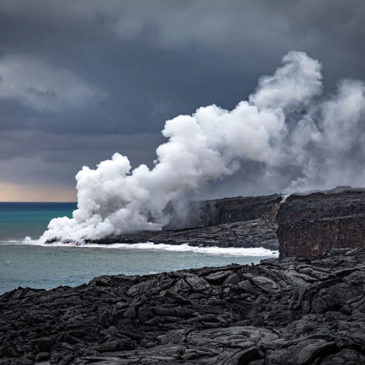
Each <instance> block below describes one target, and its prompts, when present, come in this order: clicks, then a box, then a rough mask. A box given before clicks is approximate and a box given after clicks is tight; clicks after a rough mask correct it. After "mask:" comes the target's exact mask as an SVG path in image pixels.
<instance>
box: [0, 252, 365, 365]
mask: <svg viewBox="0 0 365 365" xmlns="http://www.w3.org/2000/svg"><path fill="white" fill-rule="evenodd" d="M364 283H365V250H364V249H360V250H341V251H335V252H332V253H330V254H326V255H323V256H318V257H315V258H312V259H306V258H300V259H294V258H285V259H283V260H281V261H279V260H275V259H270V260H266V261H264V262H263V263H261V264H260V265H251V266H248V265H245V266H240V265H230V266H226V267H221V268H202V269H194V270H184V271H178V272H171V273H161V274H156V275H149V276H123V275H118V276H101V277H97V278H95V279H93V280H91V281H90V283H89V284H87V285H82V286H79V287H76V288H69V287H59V288H56V289H54V290H50V291H46V290H33V289H27V288H25V289H24V288H19V289H17V290H13V291H11V292H8V293H6V294H4V295H2V296H1V297H0V358H1V360H0V364H34V363H36V364H37V363H39V364H49V363H51V364H100V365H101V364H104V365H107V364H110V365H111V364H249V365H264V364H265V365H271V364H272V365H274V364H291V365H305V364H317V365H342V364H364V363H365V299H364V298H365V285H364Z"/></svg>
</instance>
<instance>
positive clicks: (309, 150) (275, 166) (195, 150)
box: [42, 52, 365, 241]
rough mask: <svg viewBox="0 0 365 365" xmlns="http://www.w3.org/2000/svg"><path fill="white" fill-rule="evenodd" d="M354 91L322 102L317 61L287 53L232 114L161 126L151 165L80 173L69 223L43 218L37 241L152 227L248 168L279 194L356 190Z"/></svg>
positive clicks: (124, 163)
mask: <svg viewBox="0 0 365 365" xmlns="http://www.w3.org/2000/svg"><path fill="white" fill-rule="evenodd" d="M364 91H365V89H364V84H363V83H362V82H359V81H354V80H344V81H342V82H340V83H339V85H338V90H337V92H336V94H334V95H330V96H329V97H327V98H324V97H323V95H322V93H323V91H322V75H321V65H320V63H319V62H318V61H316V60H314V59H312V58H310V57H308V56H307V55H306V54H305V53H302V52H290V53H288V54H287V55H286V56H285V57H284V58H283V64H282V66H281V67H280V68H279V69H277V70H276V72H275V73H274V74H273V75H272V76H264V77H262V78H261V79H260V80H259V83H258V87H257V90H256V91H255V93H253V94H252V95H250V97H249V99H248V101H242V102H240V103H239V104H238V105H237V106H236V107H235V108H234V109H233V110H231V111H228V110H224V109H222V108H219V107H218V106H216V105H210V106H207V107H201V108H199V109H198V110H197V111H196V112H195V113H194V114H192V115H180V116H178V117H176V118H174V119H172V120H168V121H167V122H166V124H165V127H164V129H163V131H162V134H163V135H164V136H165V137H166V138H167V139H168V141H167V142H166V143H164V144H162V145H160V146H159V147H158V148H157V151H156V154H157V159H156V161H155V165H154V167H153V168H152V169H149V168H148V167H147V166H146V165H140V166H139V167H137V168H135V169H131V165H130V163H129V160H128V158H127V157H125V156H122V155H120V154H119V153H115V154H114V155H113V157H112V159H111V160H108V161H103V162H101V163H100V164H99V165H98V166H97V168H96V169H95V170H92V169H90V168H88V167H83V168H82V170H81V171H79V173H78V174H77V175H76V180H77V190H78V209H77V210H76V211H74V213H73V218H72V219H69V218H66V217H64V218H58V219H54V220H52V221H51V222H50V224H49V226H48V231H46V232H45V234H44V235H43V237H42V239H44V240H47V239H51V238H55V237H56V238H59V239H69V238H71V239H75V240H81V241H82V240H84V239H88V238H100V237H103V236H107V235H110V234H120V233H125V232H130V231H136V230H153V229H160V228H161V227H162V226H163V225H164V224H166V223H168V216H167V215H166V214H165V212H164V210H165V208H166V206H167V204H168V203H169V202H170V201H173V200H176V199H178V198H181V197H182V196H184V195H185V194H189V193H192V192H194V191H197V190H198V189H199V188H200V189H201V188H202V187H203V186H204V185H205V184H206V183H207V182H211V181H216V180H218V179H220V180H221V179H223V178H224V177H227V176H229V175H231V176H232V175H234V174H236V173H239V171H240V169H241V167H243V166H245V165H247V164H252V163H253V164H254V165H255V164H257V166H260V169H259V171H260V172H259V173H258V176H259V177H261V178H262V179H264V180H265V181H266V182H269V181H270V179H269V178H268V177H272V179H273V180H272V182H271V183H272V185H273V186H275V188H280V189H282V190H285V191H286V192H289V191H293V190H305V189H313V188H330V187H333V186H336V185H348V184H354V185H364V184H363V183H364V181H365V173H364V169H363V157H364V146H365V140H364V139H365V134H364V133H363V120H364V110H365V92H364ZM241 171H242V169H241ZM274 179H277V180H278V181H280V184H281V185H280V184H279V185H280V186H278V184H277V182H276V181H274ZM246 184H247V182H246ZM242 185H245V179H244V176H243V179H242Z"/></svg>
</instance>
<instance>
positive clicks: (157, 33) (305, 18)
mask: <svg viewBox="0 0 365 365" xmlns="http://www.w3.org/2000/svg"><path fill="white" fill-rule="evenodd" d="M364 20H365V3H364V1H363V0H348V1H346V2H344V1H342V0H322V1H315V0H300V1H295V2H293V1H291V0H277V1H270V0H263V1H257V0H247V1H238V0H227V1H220V0H219V1H218V0H211V1H206V0H195V1H193V0H188V1H179V0H173V1H167V0H164V1H162V0H152V1H151V0H145V1H143V0H140V1H117V0H104V1H99V0H72V1H71V0H64V1H57V0H48V1H41V0H17V1H12V0H0V111H1V114H0V115H1V117H0V142H1V145H0V182H5V181H6V182H14V183H19V182H22V183H27V182H28V181H29V182H32V183H39V184H44V183H50V184H52V183H56V182H57V183H59V182H60V181H61V182H62V184H64V186H69V187H71V186H73V184H74V179H73V175H74V173H75V172H76V171H77V170H78V169H79V167H80V166H81V165H82V164H95V163H96V162H97V161H99V160H102V159H105V158H107V157H109V156H110V154H111V153H112V152H114V151H119V152H122V153H127V154H128V155H129V156H130V158H131V160H132V162H133V163H140V162H142V161H145V160H146V161H147V162H149V161H151V160H153V158H154V156H153V153H154V152H153V151H154V148H155V147H156V145H158V144H159V143H160V141H161V137H160V136H159V131H160V130H161V129H162V127H163V124H164V121H165V120H166V119H169V118H172V117H174V116H175V115H177V114H182V113H191V112H193V111H194V110H195V109H196V108H197V107H199V106H201V105H208V104H211V103H216V104H218V105H221V106H222V107H224V108H229V109H231V108H232V107H233V106H234V105H235V104H236V103H237V102H238V101H239V100H242V99H245V98H246V97H247V95H248V93H249V92H251V91H252V89H253V88H254V87H255V85H256V81H257V78H258V77H259V76H260V75H262V74H266V73H271V71H272V70H273V69H274V68H275V67H276V65H277V64H278V63H279V61H280V59H281V57H282V56H283V54H285V53H286V52H287V51H289V50H291V49H296V50H303V51H306V52H307V53H308V54H309V55H311V56H312V57H314V58H316V59H319V60H320V61H321V62H322V63H323V64H324V65H325V68H324V72H325V73H324V82H325V85H326V87H327V88H328V89H330V90H332V89H334V87H335V83H336V80H338V79H339V78H342V77H345V76H346V77H353V78H360V79H365V69H364V67H363V59H364V56H365V44H364V42H363V39H364V36H365V26H364V24H365V23H364ZM141 135H143V136H144V137H141ZM47 169H50V170H49V171H52V172H53V173H47Z"/></svg>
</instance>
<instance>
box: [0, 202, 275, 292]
mask: <svg viewBox="0 0 365 365" xmlns="http://www.w3.org/2000/svg"><path fill="white" fill-rule="evenodd" d="M75 208H76V204H75V203H0V295H1V294H2V293H4V292H6V291H9V290H12V289H15V288H17V287H18V286H23V287H26V286H28V287H32V288H46V289H50V288H54V287H57V286H59V285H70V286H76V285H80V284H83V283H85V282H88V281H89V280H90V279H92V278H93V277H95V276H98V275H112V274H120V273H123V274H126V275H145V274H151V273H156V272H162V271H172V270H180V269H185V268H196V267H203V266H221V265H227V264H231V263H238V264H250V263H252V262H253V263H257V262H259V261H260V259H263V258H268V257H275V256H276V255H277V253H272V252H270V251H267V250H263V249H223V248H217V247H211V248H192V247H189V246H188V245H182V246H170V245H153V244H150V243H140V244H135V245H128V244H123V243H120V244H115V245H109V246H101V245H87V246H80V247H72V246H66V245H62V244H55V245H40V244H36V243H33V244H29V243H28V244H26V243H24V242H23V241H24V238H25V237H26V236H30V237H31V238H32V239H33V240H36V239H37V238H39V237H40V236H41V234H42V233H43V232H44V230H45V229H46V228H47V224H48V222H49V221H50V220H51V219H52V218H55V217H62V216H69V217H70V216H71V215H72V211H73V210H74V209H75Z"/></svg>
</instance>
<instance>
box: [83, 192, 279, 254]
mask: <svg viewBox="0 0 365 365" xmlns="http://www.w3.org/2000/svg"><path fill="white" fill-rule="evenodd" d="M281 199H282V198H281V196H280V195H278V194H274V195H269V196H258V197H245V198H242V197H236V198H225V199H217V200H207V201H199V202H190V203H188V204H187V205H186V204H185V205H184V206H183V207H182V208H181V211H180V212H179V214H178V215H177V216H174V213H171V222H170V224H169V226H167V227H165V229H164V230H161V231H142V232H135V233H129V234H122V235H110V236H107V237H104V238H102V239H98V240H88V241H87V242H92V243H99V244H111V243H118V242H123V243H140V242H147V241H149V242H154V243H165V244H170V245H179V244H183V243H189V245H191V246H205V247H207V246H219V247H245V248H248V247H264V248H267V249H270V250H278V248H279V243H278V239H277V236H276V230H277V224H276V212H277V210H278V208H279V205H280V201H281ZM169 209H172V208H171V207H170V208H169ZM174 209H175V210H174ZM174 209H172V211H176V210H178V207H176V206H175V208H174ZM181 222H183V223H181Z"/></svg>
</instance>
